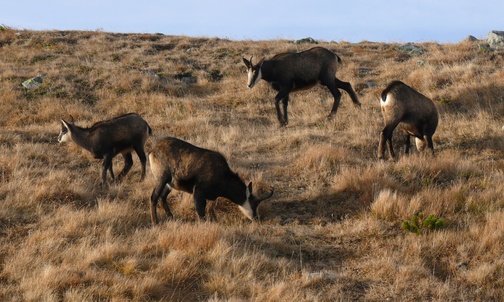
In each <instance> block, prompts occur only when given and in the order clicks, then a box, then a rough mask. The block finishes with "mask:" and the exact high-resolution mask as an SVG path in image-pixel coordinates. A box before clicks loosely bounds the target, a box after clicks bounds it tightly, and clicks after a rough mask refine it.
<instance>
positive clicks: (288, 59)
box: [243, 47, 360, 126]
mask: <svg viewBox="0 0 504 302" xmlns="http://www.w3.org/2000/svg"><path fill="white" fill-rule="evenodd" d="M252 58H253V56H252V57H250V60H247V59H245V58H243V62H244V63H245V66H247V73H248V81H247V86H248V87H249V88H253V87H254V86H255V85H256V84H257V83H258V82H259V81H260V80H261V79H263V80H265V81H266V82H268V83H270V84H271V87H272V88H273V89H274V90H276V91H278V93H277V95H276V96H275V108H276V112H277V117H278V121H279V122H280V126H285V125H287V124H288V123H289V120H288V117H287V105H288V102H289V93H290V92H291V91H297V90H305V89H309V88H312V87H313V86H315V85H317V84H318V83H320V84H321V85H323V86H326V87H327V88H328V89H329V91H330V92H331V94H332V95H333V97H334V103H333V106H332V109H331V113H330V114H329V117H332V116H334V115H335V114H336V111H337V110H338V106H339V103H340V99H341V92H340V91H339V89H343V90H345V91H346V92H347V93H348V94H349V95H350V98H351V99H352V102H353V103H354V104H355V105H357V106H360V102H359V100H358V98H357V95H356V94H355V92H354V90H353V88H352V85H350V83H347V82H342V81H340V80H339V79H337V78H336V70H337V68H338V64H339V63H341V59H340V57H338V56H337V55H336V54H335V53H333V52H332V51H330V50H328V49H326V48H323V47H314V48H311V49H309V50H306V51H303V52H299V53H282V54H278V55H275V56H274V57H273V58H271V59H269V60H264V59H262V60H261V61H260V62H259V63H257V64H256V65H254V64H253V63H252ZM280 101H282V106H283V114H282V112H281V110H280Z"/></svg>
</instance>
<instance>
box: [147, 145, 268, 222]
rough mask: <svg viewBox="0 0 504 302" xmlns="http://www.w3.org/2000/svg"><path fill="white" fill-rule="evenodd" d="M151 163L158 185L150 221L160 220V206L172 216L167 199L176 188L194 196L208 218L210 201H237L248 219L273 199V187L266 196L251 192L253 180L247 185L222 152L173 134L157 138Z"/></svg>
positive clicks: (154, 191) (153, 196) (197, 207)
mask: <svg viewBox="0 0 504 302" xmlns="http://www.w3.org/2000/svg"><path fill="white" fill-rule="evenodd" d="M149 162H150V166H151V170H152V174H153V175H154V177H155V179H156V181H157V185H156V187H155V188H154V190H153V191H152V195H151V203H150V210H151V220H152V223H153V224H157V223H158V217H157V213H156V206H157V203H158V200H159V199H160V198H161V205H162V207H163V209H164V211H165V212H166V215H168V217H173V215H172V213H171V211H170V209H169V207H168V204H167V203H166V199H167V197H168V194H170V192H171V191H172V190H173V189H174V190H178V191H183V192H187V193H190V194H192V195H193V200H194V205H195V207H196V212H197V213H198V216H199V218H200V219H204V218H205V208H206V203H207V200H215V199H217V198H218V197H224V198H227V199H229V200H230V201H232V202H233V203H235V204H237V205H238V207H239V208H240V210H241V211H242V212H243V214H244V215H245V216H247V218H249V219H251V220H253V219H256V218H257V207H258V206H259V204H260V203H261V201H263V200H265V199H268V198H270V197H271V196H272V195H273V190H271V192H270V193H269V194H267V195H266V196H264V197H261V198H257V197H255V196H254V195H253V194H252V183H249V184H248V185H245V183H244V182H243V180H242V179H241V178H240V177H239V176H238V174H236V173H234V172H233V171H231V169H230V168H229V165H228V163H227V161H226V159H225V158H224V156H222V155H221V154H220V153H218V152H215V151H211V150H207V149H203V148H199V147H196V146H194V145H192V144H190V143H188V142H185V141H182V140H179V139H177V138H173V137H165V138H163V139H161V140H159V141H158V143H157V144H156V145H155V146H154V148H153V149H152V151H151V152H150V153H149Z"/></svg>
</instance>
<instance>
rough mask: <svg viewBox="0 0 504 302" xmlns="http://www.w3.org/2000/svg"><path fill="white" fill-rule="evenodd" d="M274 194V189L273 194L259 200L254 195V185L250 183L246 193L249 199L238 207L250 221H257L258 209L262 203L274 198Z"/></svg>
mask: <svg viewBox="0 0 504 302" xmlns="http://www.w3.org/2000/svg"><path fill="white" fill-rule="evenodd" d="M273 192H274V190H273V189H272V190H271V192H270V193H268V194H267V195H265V196H263V197H261V198H257V197H255V196H254V195H253V194H252V183H249V184H248V186H247V189H246V191H245V196H246V197H247V199H246V200H245V202H244V203H243V204H241V205H239V206H238V207H239V208H240V210H241V211H242V213H243V214H244V215H245V216H247V218H248V219H250V220H254V219H257V207H258V206H259V204H260V203H261V201H263V200H266V199H268V198H270V197H271V196H273Z"/></svg>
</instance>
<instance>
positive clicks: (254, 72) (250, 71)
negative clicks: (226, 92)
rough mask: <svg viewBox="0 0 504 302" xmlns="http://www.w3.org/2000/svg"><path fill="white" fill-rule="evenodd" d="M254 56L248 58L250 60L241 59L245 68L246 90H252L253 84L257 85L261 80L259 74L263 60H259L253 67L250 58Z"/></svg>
mask: <svg viewBox="0 0 504 302" xmlns="http://www.w3.org/2000/svg"><path fill="white" fill-rule="evenodd" d="M253 57H254V55H252V56H251V57H250V60H247V59H245V57H243V58H242V59H243V63H245V66H247V75H248V79H247V86H248V88H253V87H254V86H255V84H257V83H258V82H259V81H260V80H261V78H262V72H261V66H262V64H263V62H264V60H261V61H260V62H259V63H258V64H257V65H254V64H253V63H252V58H253Z"/></svg>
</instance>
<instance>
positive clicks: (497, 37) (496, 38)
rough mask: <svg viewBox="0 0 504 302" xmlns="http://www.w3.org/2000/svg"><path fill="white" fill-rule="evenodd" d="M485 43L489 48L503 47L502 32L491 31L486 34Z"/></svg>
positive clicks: (503, 32) (503, 34)
mask: <svg viewBox="0 0 504 302" xmlns="http://www.w3.org/2000/svg"><path fill="white" fill-rule="evenodd" d="M487 43H488V44H489V45H490V47H502V46H504V31H498V30H492V31H491V32H489V33H488V36H487Z"/></svg>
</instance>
